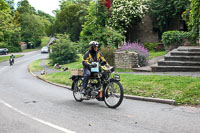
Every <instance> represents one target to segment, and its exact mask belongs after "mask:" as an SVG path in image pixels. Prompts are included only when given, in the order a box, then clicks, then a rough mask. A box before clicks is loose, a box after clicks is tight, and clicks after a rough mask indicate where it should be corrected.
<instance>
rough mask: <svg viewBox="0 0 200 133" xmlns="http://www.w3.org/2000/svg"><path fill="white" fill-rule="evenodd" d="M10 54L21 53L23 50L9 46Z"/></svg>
mask: <svg viewBox="0 0 200 133" xmlns="http://www.w3.org/2000/svg"><path fill="white" fill-rule="evenodd" d="M7 48H8V52H20V51H21V48H20V47H16V46H8V47H7Z"/></svg>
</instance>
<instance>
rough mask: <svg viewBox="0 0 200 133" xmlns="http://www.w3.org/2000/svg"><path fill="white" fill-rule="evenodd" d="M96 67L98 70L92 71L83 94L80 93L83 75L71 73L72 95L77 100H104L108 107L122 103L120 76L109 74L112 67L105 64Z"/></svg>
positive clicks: (112, 69) (115, 106) (122, 94)
mask: <svg viewBox="0 0 200 133" xmlns="http://www.w3.org/2000/svg"><path fill="white" fill-rule="evenodd" d="M97 67H98V68H100V71H99V72H92V74H91V77H90V78H89V81H88V86H87V89H86V94H85V95H83V94H81V91H82V89H83V79H84V77H83V75H72V77H71V79H72V80H73V83H72V91H73V96H74V98H75V100H76V101H77V102H82V101H83V100H90V99H97V100H98V101H104V102H105V104H106V105H107V106H108V107H109V108H117V107H118V106H119V105H120V104H121V103H122V100H123V97H124V92H123V87H122V85H121V83H120V76H119V75H117V74H111V73H113V72H114V68H113V67H110V66H109V67H108V66H106V65H99V66H97Z"/></svg>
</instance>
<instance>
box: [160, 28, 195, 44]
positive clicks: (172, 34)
mask: <svg viewBox="0 0 200 133" xmlns="http://www.w3.org/2000/svg"><path fill="white" fill-rule="evenodd" d="M190 36H191V34H190V33H189V32H184V31H167V32H164V33H163V35H162V43H163V44H164V45H165V46H166V45H176V44H181V42H182V40H183V39H189V37H190Z"/></svg>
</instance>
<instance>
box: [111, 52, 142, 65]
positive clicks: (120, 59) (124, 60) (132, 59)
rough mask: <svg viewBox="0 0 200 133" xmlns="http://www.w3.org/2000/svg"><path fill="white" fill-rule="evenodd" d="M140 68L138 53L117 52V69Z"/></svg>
mask: <svg viewBox="0 0 200 133" xmlns="http://www.w3.org/2000/svg"><path fill="white" fill-rule="evenodd" d="M136 67H138V54H137V53H136V52H125V51H123V52H115V68H124V69H131V68H136Z"/></svg>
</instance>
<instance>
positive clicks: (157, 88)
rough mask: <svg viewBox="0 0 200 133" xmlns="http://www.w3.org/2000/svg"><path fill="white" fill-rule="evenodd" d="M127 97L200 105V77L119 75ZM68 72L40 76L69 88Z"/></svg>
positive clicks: (70, 82)
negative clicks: (161, 99) (162, 99)
mask: <svg viewBox="0 0 200 133" xmlns="http://www.w3.org/2000/svg"><path fill="white" fill-rule="evenodd" d="M119 75H120V77H121V83H122V85H123V87H124V93H125V94H128V95H136V96H144V97H154V98H164V99H174V100H176V103H177V104H189V105H200V82H199V81H200V77H189V76H163V75H162V76H160V75H134V74H119ZM70 76H71V75H70V72H69V71H68V72H59V73H53V74H47V75H43V76H41V78H44V79H46V80H49V81H52V82H55V83H59V84H64V85H68V86H71V84H72V81H71V80H70V79H69V77H70Z"/></svg>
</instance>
